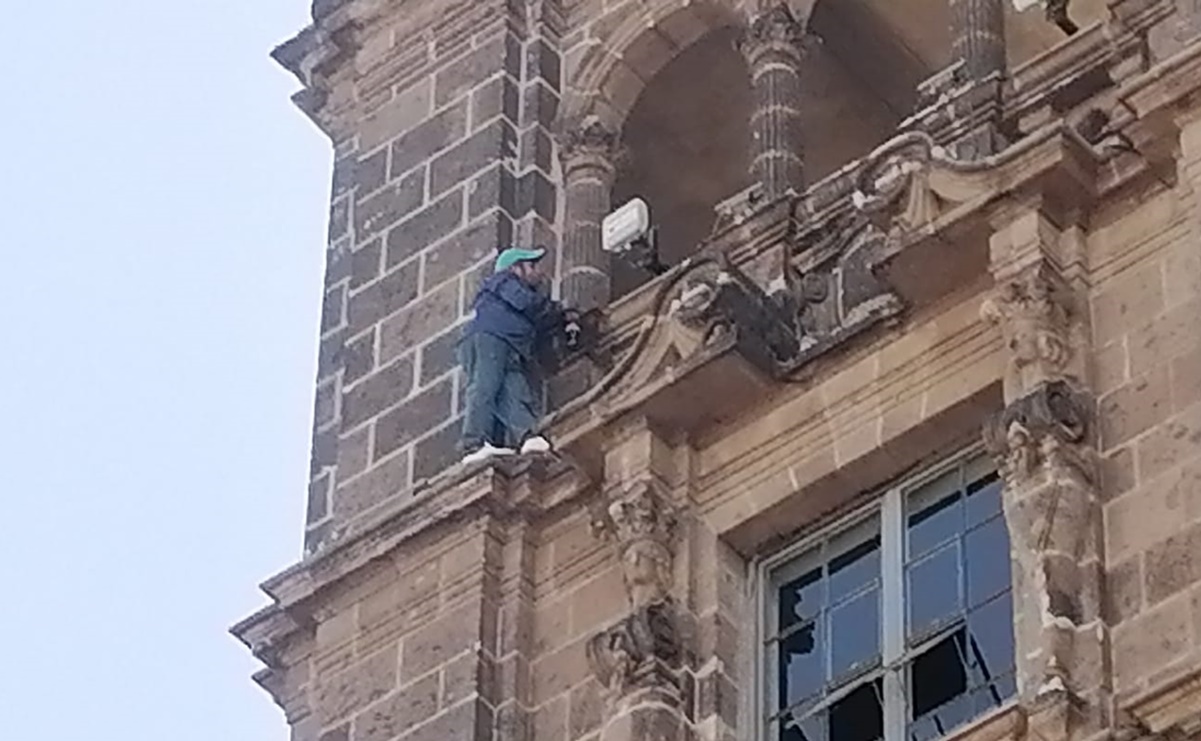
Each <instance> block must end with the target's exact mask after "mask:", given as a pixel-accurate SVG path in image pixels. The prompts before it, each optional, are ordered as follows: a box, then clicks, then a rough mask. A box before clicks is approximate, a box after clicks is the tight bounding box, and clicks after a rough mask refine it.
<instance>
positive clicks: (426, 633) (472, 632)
mask: <svg viewBox="0 0 1201 741" xmlns="http://www.w3.org/2000/svg"><path fill="white" fill-rule="evenodd" d="M483 607H484V605H483V603H481V602H478V601H477V602H466V603H460V604H459V605H458V608H457V609H455V610H451V611H447V612H443V613H441V614H439V615H438V616H437V618H435V619H434V620H433V621H432V622H430V623H428V624H426V625H425V626H424V627H422V628H420V629H418V630H417V631H415V632H413V633H412V634H410V635H409V636H407V637H406V638H405V642H404V652H403V653H404V655H403V658H402V660H401V670H402V672H403V673H404V676H406V677H418V676H421V675H422V674H424V673H426V672H427V671H429V670H431V669H433V668H434V667H437V666H439V665H441V664H443V663H445V662H447V661H449V660H450V659H453V658H456V657H458V656H460V655H461V654H465V653H467V652H469V651H471V650H472V649H473V648H474V647H475V646H476V644H477V643H479V642H480V640H481V635H480V629H481V628H480V626H481V620H482V616H481V614H480V610H481V609H482V608H483Z"/></svg>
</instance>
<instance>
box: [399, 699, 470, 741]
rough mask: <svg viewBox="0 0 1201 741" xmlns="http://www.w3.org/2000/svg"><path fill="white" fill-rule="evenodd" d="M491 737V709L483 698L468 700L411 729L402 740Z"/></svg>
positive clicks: (430, 740) (429, 740) (457, 739)
mask: <svg viewBox="0 0 1201 741" xmlns="http://www.w3.org/2000/svg"><path fill="white" fill-rule="evenodd" d="M491 737H492V710H491V709H490V708H489V707H488V705H487V704H485V703H484V701H483V700H480V699H475V700H468V701H466V702H464V703H462V704H460V705H456V706H455V707H453V708H451V709H450V710H447V711H445V712H443V713H441V714H440V715H438V716H436V717H435V718H434V719H433V720H431V721H429V722H428V723H425V724H423V725H420V726H417V727H416V728H413V729H411V730H410V731H409V732H408V733H406V734H405V735H403V736H401V739H403V741H447V740H448V739H455V741H460V739H461V741H489V740H490V739H491Z"/></svg>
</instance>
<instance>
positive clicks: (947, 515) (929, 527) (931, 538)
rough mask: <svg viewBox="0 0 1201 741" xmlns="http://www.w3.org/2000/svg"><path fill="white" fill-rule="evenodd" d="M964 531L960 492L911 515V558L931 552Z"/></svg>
mask: <svg viewBox="0 0 1201 741" xmlns="http://www.w3.org/2000/svg"><path fill="white" fill-rule="evenodd" d="M961 532H963V508H962V501H961V499H960V496H959V492H954V493H952V494H949V495H947V496H945V497H943V498H942V499H940V500H938V501H937V502H935V503H933V504H931V505H929V506H927V507H924V508H923V509H921V510H920V511H918V512H915V513H914V514H911V515H910V516H909V558H916V557H918V556H921V555H922V554H924V553H928V552H930V551H931V550H932V549H934V548H935V547H936V546H938V545H941V544H943V543H945V542H947V541H948V540H950V539H951V538H954V537H955V536H956V535H958V534H959V533H961Z"/></svg>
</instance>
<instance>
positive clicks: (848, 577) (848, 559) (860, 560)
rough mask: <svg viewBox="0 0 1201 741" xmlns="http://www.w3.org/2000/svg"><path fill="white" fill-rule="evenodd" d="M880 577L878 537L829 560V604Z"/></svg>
mask: <svg viewBox="0 0 1201 741" xmlns="http://www.w3.org/2000/svg"><path fill="white" fill-rule="evenodd" d="M879 576H880V537H879V536H876V537H874V538H872V539H871V540H868V541H867V542H865V543H861V544H859V545H857V546H855V547H854V548H852V549H851V550H849V551H847V552H846V553H843V554H842V555H840V556H836V557H835V558H833V559H831V560H830V603H831V604H833V603H835V602H837V601H838V600H839V599H840V598H842V597H845V596H847V595H850V594H853V593H854V592H856V591H858V590H860V589H862V588H863V587H864V586H866V585H868V584H870V583H872V582H873V581H874V580H876V579H878V578H879Z"/></svg>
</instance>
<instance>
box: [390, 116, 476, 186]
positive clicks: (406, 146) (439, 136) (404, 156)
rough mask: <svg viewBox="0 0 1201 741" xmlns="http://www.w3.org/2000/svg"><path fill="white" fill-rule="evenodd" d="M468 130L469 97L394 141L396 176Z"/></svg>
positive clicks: (393, 171) (391, 175)
mask: <svg viewBox="0 0 1201 741" xmlns="http://www.w3.org/2000/svg"><path fill="white" fill-rule="evenodd" d="M466 134H467V101H466V100H463V101H460V102H458V103H456V104H454V105H452V106H450V107H448V108H446V109H445V110H443V111H440V112H438V113H437V114H435V115H434V116H433V117H431V118H430V119H428V120H427V121H425V122H424V123H422V124H420V125H419V126H417V127H416V128H414V129H412V130H411V131H409V132H408V133H406V134H404V135H403V136H401V137H400V138H399V139H397V140H396V141H394V142H392V167H391V171H390V173H389V177H390V178H392V179H395V178H397V177H400V176H401V175H403V174H404V173H406V172H408V171H409V170H412V169H413V168H414V167H416V166H417V165H419V164H421V163H422V162H424V161H425V160H427V159H429V158H431V157H433V156H434V155H435V154H437V153H438V152H440V151H442V150H443V149H446V148H447V147H449V146H450V145H451V144H454V143H455V142H456V141H458V140H459V139H462V138H463V137H464V136H466Z"/></svg>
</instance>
